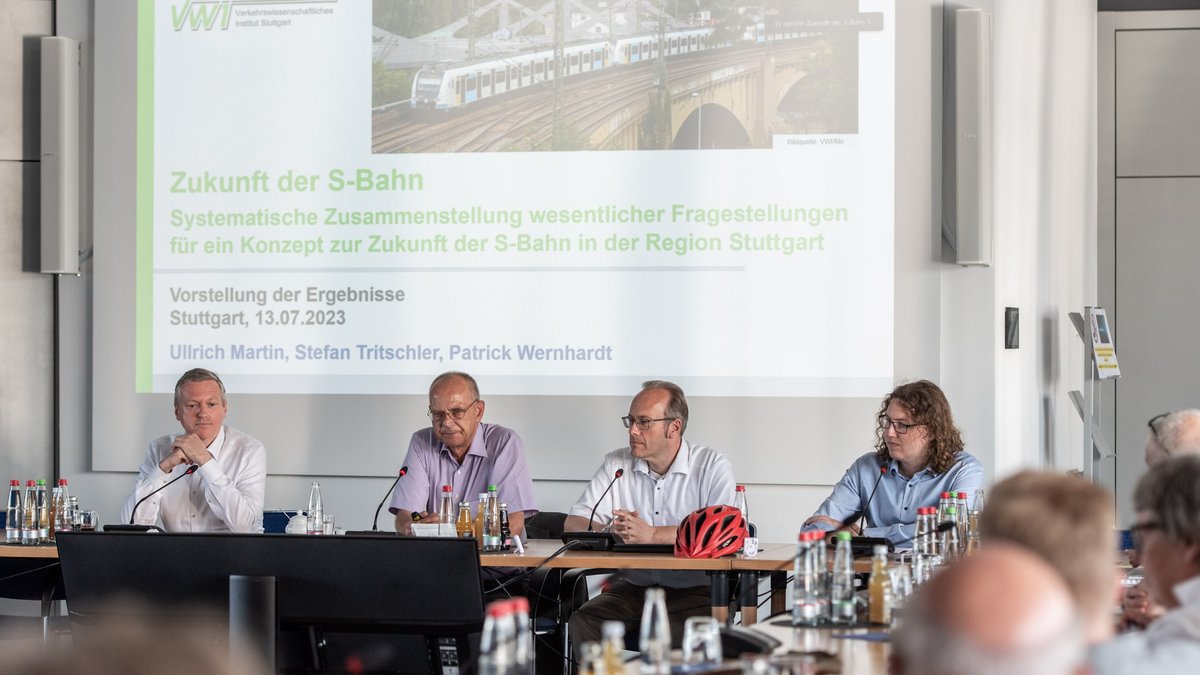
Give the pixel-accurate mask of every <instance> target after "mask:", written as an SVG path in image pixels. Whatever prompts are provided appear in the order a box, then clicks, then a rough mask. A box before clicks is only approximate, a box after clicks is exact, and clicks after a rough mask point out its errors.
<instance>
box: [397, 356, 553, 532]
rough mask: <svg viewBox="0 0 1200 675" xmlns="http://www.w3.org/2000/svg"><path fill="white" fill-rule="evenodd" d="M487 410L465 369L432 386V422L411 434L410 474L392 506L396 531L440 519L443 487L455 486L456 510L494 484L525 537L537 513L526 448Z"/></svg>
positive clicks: (407, 459) (516, 528)
mask: <svg viewBox="0 0 1200 675" xmlns="http://www.w3.org/2000/svg"><path fill="white" fill-rule="evenodd" d="M483 410H484V403H483V401H482V400H481V399H480V398H479V385H478V384H476V383H475V378H473V377H471V376H470V375H468V374H466V373H460V372H447V373H442V374H441V375H438V376H437V377H436V378H434V380H433V382H432V383H431V384H430V385H429V411H428V413H427V414H428V415H429V420H430V422H432V426H429V427H426V428H424V429H421V430H420V431H417V432H416V433H414V434H413V435H412V439H411V440H410V441H409V443H408V454H406V455H405V456H404V464H405V465H406V466H408V475H406V476H405V477H404V478H401V479H400V482H399V483H397V484H396V492H395V494H394V495H393V496H392V503H391V506H390V507H389V509H388V510H389V511H391V512H392V513H393V514H395V516H396V531H397V532H399V533H400V534H412V524H413V521H414V520H420V522H424V523H436V522H438V515H437V511H438V505H439V502H440V501H441V498H442V486H443V485H449V486H450V487H451V489H452V490H453V492H452V497H453V500H454V505H455V509H456V513H457V508H458V504H459V502H464V501H466V502H474V501H475V500H476V499H477V498H478V495H479V494H480V493H482V492H487V488H488V486H489V485H495V486H496V487H497V489H498V491H499V492H498V494H499V499H500V502H501V503H504V504H507V505H508V522H509V525H510V527H511V529H512V531H513V533H514V534H518V535H521V536H524V533H525V518H526V517H528V516H532V515H533V514H535V513H537V506H535V504H534V501H533V481H532V480H530V478H529V467H528V465H527V464H526V463H525V450H524V446H523V445H522V443H521V437H520V436H518V435H517V432H515V431H513V430H512V429H507V428H505V427H502V426H500V425H497V424H488V423H486V422H483V421H482V420H483ZM414 515H415V516H416V518H414Z"/></svg>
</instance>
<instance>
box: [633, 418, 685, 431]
mask: <svg viewBox="0 0 1200 675" xmlns="http://www.w3.org/2000/svg"><path fill="white" fill-rule="evenodd" d="M676 419H679V418H678V417H660V418H658V419H654V420H652V419H650V418H649V417H640V418H638V419H634V418H632V417H630V416H629V415H626V416H624V417H622V418H621V423H622V424H624V425H625V428H626V429H628V428H629V427H631V426H633V425H635V424H636V425H637V428H638V431H645V430H647V429H649V428H650V425H651V424H654V423H655V422H667V421H670V420H676Z"/></svg>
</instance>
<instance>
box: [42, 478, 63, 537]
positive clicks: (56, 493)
mask: <svg viewBox="0 0 1200 675" xmlns="http://www.w3.org/2000/svg"><path fill="white" fill-rule="evenodd" d="M61 499H62V490H61V489H60V488H59V487H58V486H57V485H55V486H54V488H53V489H52V490H51V491H50V499H49V500H48V501H49V502H50V509H49V514H48V517H47V519H46V526H47V527H46V543H53V542H54V535H55V534H57V533H58V507H59V501H60V500H61Z"/></svg>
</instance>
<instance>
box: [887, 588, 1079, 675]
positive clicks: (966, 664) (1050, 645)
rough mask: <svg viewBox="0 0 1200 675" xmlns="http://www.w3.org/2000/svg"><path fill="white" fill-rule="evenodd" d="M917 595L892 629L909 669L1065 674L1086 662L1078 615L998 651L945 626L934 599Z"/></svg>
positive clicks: (926, 674)
mask: <svg viewBox="0 0 1200 675" xmlns="http://www.w3.org/2000/svg"><path fill="white" fill-rule="evenodd" d="M923 600H924V598H923V597H922V596H920V595H917V596H914V597H913V598H912V599H911V600H910V601H909V605H908V611H907V612H906V613H905V614H904V622H903V623H902V624H901V625H900V627H899V628H897V629H896V630H895V631H893V632H892V648H893V649H895V650H896V653H897V655H898V656H899V657H900V659H901V662H902V664H903V670H904V672H905V673H920V674H921V675H968V674H970V675H1063V674H1064V673H1071V672H1074V671H1075V670H1076V669H1077V667H1078V666H1079V665H1080V664H1082V663H1083V659H1084V653H1085V652H1084V639H1083V627H1082V625H1081V624H1080V622H1079V620H1078V618H1076V619H1074V620H1072V621H1071V622H1070V623H1068V624H1067V625H1066V626H1064V627H1063V629H1062V630H1060V631H1057V632H1056V633H1052V634H1050V635H1045V636H1042V639H1041V640H1039V641H1038V642H1037V643H1036V644H1032V645H1025V646H1022V647H1013V648H1008V649H1004V650H1003V651H998V650H996V649H989V648H986V647H984V646H982V645H979V644H976V643H975V642H974V641H972V640H971V639H970V638H969V637H967V636H964V635H961V634H959V633H957V632H956V631H955V630H954V627H953V626H946V625H945V624H944V622H943V621H942V619H941V618H940V617H939V616H938V614H937V612H936V611H935V610H934V609H933V607H931V606H930V605H931V603H929V602H924V601H923Z"/></svg>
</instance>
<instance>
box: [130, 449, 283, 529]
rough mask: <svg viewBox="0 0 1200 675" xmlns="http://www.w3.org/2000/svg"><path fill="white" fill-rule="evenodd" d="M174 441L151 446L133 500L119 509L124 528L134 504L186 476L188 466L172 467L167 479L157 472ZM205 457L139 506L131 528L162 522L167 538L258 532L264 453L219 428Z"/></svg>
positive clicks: (264, 472) (264, 479)
mask: <svg viewBox="0 0 1200 675" xmlns="http://www.w3.org/2000/svg"><path fill="white" fill-rule="evenodd" d="M174 439H175V435H168V436H162V437H160V438H156V439H154V440H153V441H151V442H150V449H149V451H147V453H146V461H145V462H143V463H142V466H141V468H140V469H139V470H138V479H137V484H136V485H135V486H134V489H133V494H132V495H130V496H129V499H127V500H125V507H124V508H123V509H121V522H123V523H128V522H129V516H130V514H131V513H132V512H133V508H134V505H135V504H137V502H138V500H140V499H142V498H143V497H145V496H146V495H148V494H150V493H151V492H153V491H154V490H156V489H158V488H160V487H162V486H163V485H166V484H167V483H168V482H170V481H172V480H174V479H175V478H178V477H179V476H180V475H182V474H183V473H184V472H185V471H187V468H188V465H187V464H180V465H179V466H176V467H175V469H174V470H172V471H171V473H169V474H166V473H163V472H162V469H160V468H158V463H159V462H161V461H162V460H163V458H165V457H166V456H167V455H169V454H171V444H172V443H173V442H174ZM208 451H209V452H210V453H212V456H213V458H212V460H210V461H208V462H206V463H205V464H204V465H203V466H201V467H200V468H199V469H198V470H197V471H196V473H194V474H192V475H191V476H188V477H186V478H182V479H180V480H179V481H178V482H176V483H175V484H174V485H171V486H170V487H168V488H167V489H165V490H163V491H161V492H159V493H158V494H156V495H154V496H153V497H150V498H149V499H147V500H146V501H145V502H143V503H142V504H141V506H138V507H137V519H136V520H135V521H134V522H135V523H137V524H139V525H153V524H155V521H156V520H158V519H159V518H160V517H161V519H162V524H163V527H164V528H165V529H166V530H167V531H168V532H262V531H263V514H262V509H263V502H264V500H265V492H266V484H267V451H266V448H264V447H263V444H262V443H260V442H259V441H258V440H256V439H254V438H252V437H250V436H247V435H246V434H244V433H242V432H240V431H238V430H237V429H234V428H232V427H228V426H223V427H221V432H220V433H219V434H217V437H216V438H214V439H213V442H212V443H211V444H210V445H209V446H208Z"/></svg>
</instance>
